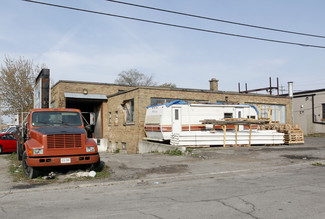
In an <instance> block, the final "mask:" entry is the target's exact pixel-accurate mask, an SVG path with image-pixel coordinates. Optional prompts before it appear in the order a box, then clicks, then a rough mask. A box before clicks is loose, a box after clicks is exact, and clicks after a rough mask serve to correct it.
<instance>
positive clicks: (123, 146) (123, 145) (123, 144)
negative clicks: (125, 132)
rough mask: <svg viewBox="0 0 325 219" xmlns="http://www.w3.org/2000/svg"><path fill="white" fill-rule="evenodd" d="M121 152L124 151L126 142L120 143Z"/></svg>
mask: <svg viewBox="0 0 325 219" xmlns="http://www.w3.org/2000/svg"><path fill="white" fill-rule="evenodd" d="M122 150H126V142H122Z"/></svg>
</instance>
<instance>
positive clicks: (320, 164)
mask: <svg viewBox="0 0 325 219" xmlns="http://www.w3.org/2000/svg"><path fill="white" fill-rule="evenodd" d="M312 165H313V166H323V164H322V163H320V162H317V163H313V164H312Z"/></svg>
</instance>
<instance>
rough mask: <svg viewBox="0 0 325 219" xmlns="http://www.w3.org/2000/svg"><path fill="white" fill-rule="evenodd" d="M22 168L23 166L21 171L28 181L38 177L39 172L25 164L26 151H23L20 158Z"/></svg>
mask: <svg viewBox="0 0 325 219" xmlns="http://www.w3.org/2000/svg"><path fill="white" fill-rule="evenodd" d="M22 166H23V170H24V173H25V175H26V176H27V177H28V178H29V179H33V178H36V177H38V175H39V172H38V170H37V169H36V168H35V167H30V166H28V164H27V154H26V151H24V153H23V157H22Z"/></svg>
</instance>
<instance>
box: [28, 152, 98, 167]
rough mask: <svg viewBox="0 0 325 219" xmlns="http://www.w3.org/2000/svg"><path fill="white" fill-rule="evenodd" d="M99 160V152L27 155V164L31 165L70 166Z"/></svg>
mask: <svg viewBox="0 0 325 219" xmlns="http://www.w3.org/2000/svg"><path fill="white" fill-rule="evenodd" d="M99 160H100V159H99V154H82V155H71V156H56V157H27V164H28V166H31V167H48V166H68V165H82V164H94V163H97V162H98V161H99Z"/></svg>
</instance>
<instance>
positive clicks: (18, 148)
mask: <svg viewBox="0 0 325 219" xmlns="http://www.w3.org/2000/svg"><path fill="white" fill-rule="evenodd" d="M17 159H18V160H22V159H23V153H22V148H21V144H20V143H19V142H18V141H17Z"/></svg>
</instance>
